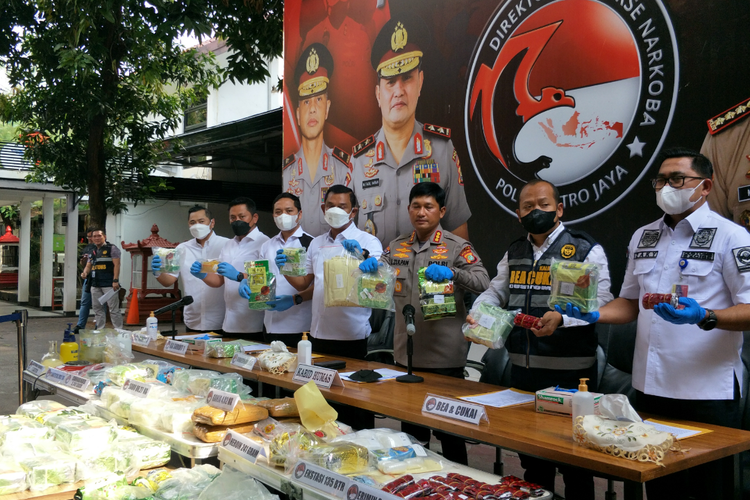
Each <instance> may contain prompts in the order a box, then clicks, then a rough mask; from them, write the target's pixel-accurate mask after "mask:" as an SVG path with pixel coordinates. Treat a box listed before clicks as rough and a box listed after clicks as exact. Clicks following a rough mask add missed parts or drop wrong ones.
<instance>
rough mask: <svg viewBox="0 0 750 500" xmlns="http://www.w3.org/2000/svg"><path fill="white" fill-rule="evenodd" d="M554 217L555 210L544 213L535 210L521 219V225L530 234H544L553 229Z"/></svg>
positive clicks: (555, 214)
mask: <svg viewBox="0 0 750 500" xmlns="http://www.w3.org/2000/svg"><path fill="white" fill-rule="evenodd" d="M555 217H557V210H553V211H552V212H545V211H544V210H539V209H538V208H535V209H534V210H532V211H531V212H529V213H528V214H526V215H525V216H523V217H521V225H522V226H523V228H524V229H525V230H527V231H528V232H530V233H531V234H544V233H546V232H547V231H549V230H550V229H552V228H553V227H554V225H555Z"/></svg>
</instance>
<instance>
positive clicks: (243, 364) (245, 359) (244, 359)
mask: <svg viewBox="0 0 750 500" xmlns="http://www.w3.org/2000/svg"><path fill="white" fill-rule="evenodd" d="M257 361H258V359H257V358H254V357H252V356H248V355H247V354H241V353H239V352H238V353H237V354H235V355H234V356H233V357H232V361H230V362H229V364H230V365H233V366H236V367H238V368H244V369H245V370H252V369H253V367H254V366H255V363H256V362H257Z"/></svg>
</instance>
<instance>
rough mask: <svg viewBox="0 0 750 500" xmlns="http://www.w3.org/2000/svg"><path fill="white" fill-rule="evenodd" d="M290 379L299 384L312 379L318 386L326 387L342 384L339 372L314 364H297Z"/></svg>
mask: <svg viewBox="0 0 750 500" xmlns="http://www.w3.org/2000/svg"><path fill="white" fill-rule="evenodd" d="M292 380H294V381H295V382H297V383H300V384H306V383H308V382H309V381H311V380H312V381H313V382H315V385H317V386H318V387H324V388H326V389H330V388H331V386H332V385H338V386H343V385H344V383H343V382H342V381H341V377H339V372H337V371H336V370H334V369H332V368H323V367H321V366H315V365H297V370H296V371H295V372H294V376H293V377H292Z"/></svg>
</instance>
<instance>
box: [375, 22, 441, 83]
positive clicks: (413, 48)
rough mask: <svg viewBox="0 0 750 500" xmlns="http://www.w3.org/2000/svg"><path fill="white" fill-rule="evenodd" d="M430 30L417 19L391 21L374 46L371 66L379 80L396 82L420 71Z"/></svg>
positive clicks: (382, 30) (379, 34) (386, 24)
mask: <svg viewBox="0 0 750 500" xmlns="http://www.w3.org/2000/svg"><path fill="white" fill-rule="evenodd" d="M427 37H428V32H427V27H426V26H425V24H424V21H422V19H420V18H418V17H407V16H397V17H393V18H391V20H389V21H388V22H387V23H385V26H383V28H382V29H381V30H380V33H378V36H377V38H376V39H375V43H373V45H372V54H371V56H370V62H371V63H372V67H373V69H374V70H375V71H376V72H377V74H378V77H379V78H393V77H394V76H398V75H403V74H404V73H408V72H409V71H411V70H413V69H414V68H417V67H418V66H419V65H420V64H421V62H422V56H423V54H422V47H424V44H425V43H427Z"/></svg>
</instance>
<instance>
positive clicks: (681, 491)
mask: <svg viewBox="0 0 750 500" xmlns="http://www.w3.org/2000/svg"><path fill="white" fill-rule="evenodd" d="M661 159H662V162H661V166H660V168H659V172H658V174H657V176H656V178H655V179H653V180H652V185H653V186H654V189H655V190H656V204H657V205H659V208H661V209H662V210H663V211H664V212H665V215H664V217H662V218H661V219H658V220H656V221H654V222H652V223H651V224H648V225H646V226H643V227H642V228H640V229H639V230H638V231H636V232H635V234H634V235H633V237H632V238H631V240H630V244H629V246H628V266H627V269H626V271H625V279H624V282H623V285H622V290H621V291H620V297H618V298H617V299H615V300H613V301H612V302H610V303H609V304H607V305H606V306H604V307H602V308H600V309H599V311H598V313H589V314H580V313H578V314H576V311H575V309H574V308H571V307H569V308H570V309H571V310H572V311H571V312H572V313H573V314H574V315H576V316H577V317H580V318H582V319H584V320H587V321H591V322H595V321H597V320H598V321H601V322H603V323H628V322H631V321H634V320H636V319H637V320H638V327H637V336H636V343H635V356H634V359H633V387H634V388H635V389H636V406H637V409H638V410H639V411H643V412H647V413H654V414H657V415H662V416H666V417H671V418H678V419H685V420H694V421H698V422H707V423H711V424H717V425H724V426H727V427H736V428H739V427H740V424H741V418H742V409H741V408H740V396H741V392H742V389H743V388H742V387H741V385H740V384H741V382H742V361H741V359H740V354H741V352H742V341H743V338H742V333H741V330H742V329H743V328H744V326H746V325H747V324H748V321H750V234H748V233H747V231H746V230H745V229H744V228H743V227H741V226H739V225H737V224H734V223H733V222H730V221H728V220H727V219H725V218H723V217H721V216H720V215H719V214H717V213H716V212H713V211H712V210H711V209H710V208H709V206H708V203H706V197H707V196H708V194H709V193H710V192H711V188H712V187H713V166H712V165H711V162H710V161H709V160H708V158H706V157H705V156H703V155H701V154H699V153H697V152H695V151H691V150H689V149H684V148H674V149H669V150H665V151H663V152H662V154H661ZM674 285H677V286H683V285H687V293H686V297H683V298H680V299H679V303H680V305H681V306H684V308H680V309H676V308H674V307H672V305H669V304H658V305H656V306H655V307H654V309H653V310H650V309H645V308H644V307H643V304H642V301H641V300H642V298H643V295H644V294H646V293H662V294H666V293H672V291H673V286H674ZM676 290H679V288H676ZM683 295H685V294H683ZM688 297H689V298H688ZM678 325H679V326H678ZM707 465H711V464H707ZM688 472H689V471H684V473H677V474H670V475H669V476H666V477H664V478H659V479H657V480H654V481H650V482H648V483H646V492H647V494H648V497H649V498H688V494H689V493H695V492H697V491H700V493H703V496H706V497H711V498H721V497H722V495H721V494H720V493H718V492H716V491H715V490H714V491H711V488H712V486H711V485H708V484H707V483H708V480H709V478H712V477H715V475H714V474H713V473H711V472H709V473H706V471H705V470H704V471H702V472H700V473H697V474H696V472H697V471H694V472H693V473H692V474H687V473H688ZM696 478H698V479H701V478H702V479H703V480H702V481H699V482H700V484H697V485H696V484H694V483H691V482H690V481H689V479H696ZM712 484H713V483H712ZM699 497H700V494H699Z"/></svg>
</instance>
